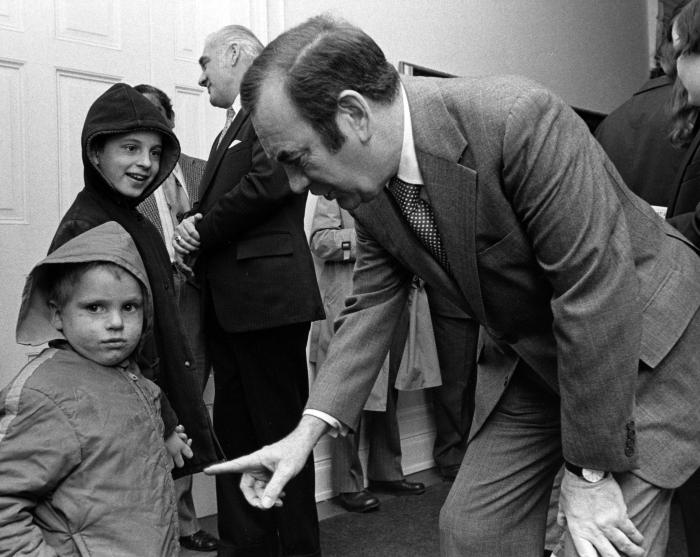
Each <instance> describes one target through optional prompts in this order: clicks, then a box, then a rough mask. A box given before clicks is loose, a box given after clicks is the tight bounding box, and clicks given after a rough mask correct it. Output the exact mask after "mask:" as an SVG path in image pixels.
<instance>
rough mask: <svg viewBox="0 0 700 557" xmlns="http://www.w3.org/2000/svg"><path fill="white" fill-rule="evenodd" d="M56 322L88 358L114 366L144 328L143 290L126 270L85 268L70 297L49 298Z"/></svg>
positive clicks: (133, 344)
mask: <svg viewBox="0 0 700 557" xmlns="http://www.w3.org/2000/svg"><path fill="white" fill-rule="evenodd" d="M50 305H51V309H52V313H53V315H52V317H53V325H54V326H55V327H56V328H57V329H58V330H59V331H61V332H62V333H63V336H65V337H66V340H67V341H68V342H69V344H70V345H71V346H72V347H73V349H74V350H75V351H76V352H78V354H80V355H82V356H84V357H85V358H87V359H88V360H92V361H93V362H97V363H99V364H102V365H106V366H113V365H116V364H119V363H121V362H123V361H124V360H126V359H127V358H128V357H129V356H130V355H131V353H132V352H133V351H134V350H135V349H136V345H137V344H138V342H139V339H140V338H141V330H142V328H143V294H142V292H141V286H140V284H139V283H138V281H137V280H136V279H135V278H134V277H133V276H132V275H131V274H130V273H128V272H127V271H125V270H123V269H120V268H118V267H113V266H109V267H108V266H100V267H95V268H91V269H89V270H87V271H85V272H84V273H83V274H82V276H81V277H80V279H79V280H78V282H77V283H76V284H75V285H74V286H73V289H72V293H71V294H70V296H69V298H68V300H66V302H65V303H64V304H63V305H62V306H61V307H58V306H57V305H56V304H55V303H54V302H50Z"/></svg>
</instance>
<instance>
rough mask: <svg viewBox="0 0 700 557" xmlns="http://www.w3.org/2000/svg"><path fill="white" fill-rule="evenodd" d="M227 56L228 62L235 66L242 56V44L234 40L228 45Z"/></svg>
mask: <svg viewBox="0 0 700 557" xmlns="http://www.w3.org/2000/svg"><path fill="white" fill-rule="evenodd" d="M226 56H227V57H228V63H229V65H230V66H235V65H236V62H238V58H240V56H241V45H240V44H238V43H237V42H233V43H231V44H230V45H228V46H227V47H226Z"/></svg>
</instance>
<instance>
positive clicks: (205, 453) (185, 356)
mask: <svg viewBox="0 0 700 557" xmlns="http://www.w3.org/2000/svg"><path fill="white" fill-rule="evenodd" d="M144 135H145V136H146V137H153V136H155V137H156V138H159V143H160V146H159V147H158V150H157V152H151V151H153V150H149V151H148V152H146V153H143V154H144V155H145V158H144V159H143V160H142V161H141V162H137V163H135V164H132V165H131V166H129V167H127V168H126V171H125V172H124V171H123V170H124V169H123V168H122V169H121V170H120V169H117V170H119V173H118V174H117V175H116V176H117V177H116V178H115V173H114V168H113V166H114V165H113V164H110V160H109V157H111V159H112V160H113V161H114V160H116V161H117V163H118V162H119V158H118V157H123V156H124V155H129V154H133V153H135V152H138V150H139V149H143V148H145V147H149V149H150V146H146V145H141V144H137V143H138V142H137V143H134V142H133V141H131V139H132V137H133V136H137V139H138V137H141V136H144ZM122 138H126V139H128V140H129V141H128V142H126V143H124V144H123V145H122V144H117V146H116V147H117V148H118V151H117V154H116V156H115V155H114V153H113V149H112V146H113V145H114V144H115V143H116V142H117V141H121V139H122ZM81 145H82V158H83V168H84V181H85V187H84V188H83V190H82V191H81V192H80V193H79V194H78V196H77V197H76V199H75V201H74V202H73V204H72V205H71V207H70V208H69V209H68V211H67V212H66V214H65V215H64V216H63V219H62V220H61V222H60V224H59V226H58V230H57V231H56V234H55V236H54V238H53V241H52V242H51V247H50V248H49V253H51V252H52V251H54V250H55V249H56V248H58V247H59V246H61V245H62V244H64V243H65V242H66V241H68V240H69V239H71V238H73V237H75V236H76V235H78V234H80V233H81V232H84V231H86V230H88V229H90V228H93V227H95V226H98V225H100V224H102V223H105V222H108V221H116V222H118V223H119V224H120V225H121V226H122V227H123V228H124V229H125V230H126V231H127V232H128V233H129V234H130V235H131V236H132V238H133V239H134V242H135V244H136V248H137V249H138V252H139V254H140V255H141V258H142V259H143V262H144V264H145V267H146V273H147V275H148V280H149V281H150V284H151V289H152V292H153V307H154V323H153V331H152V334H151V335H149V337H148V338H147V339H145V342H144V348H143V350H142V351H141V356H140V359H139V365H140V366H141V369H142V371H143V373H144V375H146V376H147V377H149V378H153V379H154V380H155V381H156V383H157V384H158V385H159V386H160V387H161V388H162V389H163V391H164V392H165V395H166V398H167V401H169V403H170V405H172V409H171V408H170V405H168V404H167V401H166V400H164V401H163V402H164V404H163V421H164V422H165V435H166V436H168V435H169V434H171V433H172V431H174V429H175V427H176V425H177V424H178V423H180V424H182V425H184V427H185V431H186V433H187V434H188V435H189V436H190V437H191V438H192V450H193V452H194V457H193V458H192V459H191V460H189V461H187V462H186V464H185V467H184V468H180V469H178V470H176V475H178V476H179V475H185V474H191V473H194V472H198V471H200V470H201V469H202V468H203V467H204V466H206V465H208V464H211V463H213V462H216V461H219V460H221V459H222V458H223V456H224V455H223V452H222V451H221V448H220V447H219V444H218V442H217V440H216V438H215V436H214V432H213V428H212V425H211V420H210V419H209V414H208V412H207V409H206V407H205V405H204V401H203V400H202V397H201V394H200V392H201V389H200V384H199V379H198V377H200V374H199V373H197V372H196V370H195V369H194V366H195V360H194V357H193V355H192V352H191V350H190V347H189V345H188V343H187V340H186V336H185V333H184V330H183V326H182V323H181V320H180V317H179V314H178V310H177V304H176V301H175V298H174V295H173V280H172V272H170V259H169V256H168V253H167V250H166V249H165V246H164V245H163V240H162V238H161V237H160V235H159V233H158V231H157V229H156V228H155V227H154V226H153V224H151V223H150V222H149V221H148V219H146V218H145V217H144V216H143V215H142V214H141V213H139V212H138V211H137V210H136V207H137V205H139V203H141V202H142V201H143V200H144V199H145V198H147V197H148V196H149V195H150V194H151V193H153V191H154V190H155V189H157V188H158V187H159V186H160V185H161V184H162V183H163V181H164V180H165V179H166V178H167V176H168V175H169V174H170V173H171V171H172V170H173V168H174V166H175V164H176V163H177V160H178V158H179V155H180V145H179V143H178V140H177V138H176V137H175V135H174V134H173V132H172V130H171V129H170V126H169V125H168V124H167V122H165V120H164V119H163V117H162V116H161V114H160V112H159V111H158V109H157V108H156V107H155V106H153V104H152V103H151V102H150V101H149V100H148V99H146V97H144V96H143V95H142V94H141V93H139V92H138V91H136V90H134V89H133V88H132V87H130V86H129V85H126V84H124V83H117V84H115V85H113V86H112V87H110V88H109V89H108V90H107V91H106V92H105V93H103V94H102V95H101V96H100V97H98V98H97V100H96V101H95V102H94V103H93V104H92V106H91V107H90V109H89V111H88V114H87V116H86V118H85V123H84V125H83V131H82V136H81ZM110 149H112V151H110ZM173 410H174V411H175V413H173ZM176 416H177V417H176Z"/></svg>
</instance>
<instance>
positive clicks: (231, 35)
mask: <svg viewBox="0 0 700 557" xmlns="http://www.w3.org/2000/svg"><path fill="white" fill-rule="evenodd" d="M206 42H207V44H210V45H212V46H219V45H220V46H224V47H228V46H229V45H230V44H232V43H234V42H238V43H239V44H240V45H241V51H242V52H245V53H246V54H247V55H248V56H250V57H251V58H255V57H256V56H257V55H258V54H260V52H261V51H262V49H263V45H262V43H261V42H260V40H259V39H258V38H257V37H256V36H255V35H254V34H253V32H252V31H251V30H250V29H248V28H247V27H243V26H242V25H227V26H226V27H222V28H221V29H219V30H218V31H215V32H214V33H212V34H211V35H209V36H208V37H207V39H206Z"/></svg>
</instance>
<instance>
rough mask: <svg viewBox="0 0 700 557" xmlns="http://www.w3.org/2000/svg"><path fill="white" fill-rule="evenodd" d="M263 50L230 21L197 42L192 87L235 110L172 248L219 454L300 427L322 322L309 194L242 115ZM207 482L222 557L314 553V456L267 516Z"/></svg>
mask: <svg viewBox="0 0 700 557" xmlns="http://www.w3.org/2000/svg"><path fill="white" fill-rule="evenodd" d="M261 49H262V45H261V44H260V42H259V41H258V40H257V39H256V38H255V36H254V35H253V34H252V33H251V32H250V31H249V30H247V29H246V28H244V27H239V26H228V27H224V28H223V29H221V30H219V31H218V32H216V33H214V34H212V35H210V36H209V37H208V38H207V40H206V43H205V46H204V51H203V54H202V57H201V58H200V65H201V67H202V75H201V78H200V80H199V84H200V85H201V86H202V87H207V89H208V91H209V97H210V102H211V104H213V105H214V106H217V107H220V108H226V109H229V108H231V107H232V105H233V109H234V110H235V111H236V115H235V117H234V118H233V119H232V120H231V118H230V114H229V118H228V119H227V124H228V127H227V128H224V131H223V132H222V133H221V135H220V136H219V137H218V138H217V139H216V140H215V141H214V145H213V146H212V150H211V153H210V155H209V160H208V161H207V167H206V170H205V175H204V178H203V180H202V187H201V201H200V203H199V207H198V209H197V210H198V211H199V213H198V214H195V215H193V216H190V217H188V218H187V219H185V220H184V221H183V222H182V223H181V224H180V226H179V227H178V228H177V231H176V234H175V238H174V242H173V245H174V247H175V248H176V249H177V250H178V252H179V253H181V254H183V255H184V254H187V253H195V254H198V259H197V261H196V264H195V272H196V274H197V275H198V276H199V278H200V279H201V281H202V286H203V288H202V290H203V295H204V313H205V332H206V335H207V339H208V342H209V348H210V356H211V360H212V364H213V367H214V385H215V395H214V397H215V398H214V429H215V431H216V433H217V436H218V438H219V441H220V442H221V444H222V447H223V449H224V452H225V453H226V455H228V456H238V455H242V454H245V453H248V452H250V451H252V450H255V449H258V448H260V447H262V446H263V445H265V444H268V443H271V442H272V441H274V440H276V439H278V438H279V437H281V436H284V435H286V434H287V433H289V432H290V431H291V430H292V429H293V428H294V425H295V424H296V423H297V422H298V421H299V418H300V417H301V412H302V409H303V407H304V404H305V402H306V399H307V396H308V375H307V366H306V352H305V350H306V341H307V337H308V333H309V326H310V322H311V321H313V320H316V319H320V318H322V317H323V309H322V304H321V299H320V295H319V292H318V286H317V284H316V277H315V274H314V268H313V262H312V259H311V254H310V252H309V247H308V243H307V241H306V236H305V235H304V228H303V220H304V209H305V204H306V197H305V196H296V195H294V194H293V193H292V191H291V190H290V188H289V184H288V181H287V179H286V176H285V174H284V170H283V169H282V167H281V166H279V165H277V164H276V163H274V162H272V161H270V160H269V159H268V158H267V156H266V155H265V153H264V151H263V149H262V147H261V146H260V143H259V141H258V138H257V136H256V134H255V130H254V129H253V125H252V122H251V119H250V116H249V114H248V113H247V112H246V111H245V110H242V109H240V108H239V105H240V103H239V101H238V89H239V86H240V82H241V79H242V78H243V74H244V73H245V70H246V69H247V68H248V66H249V65H250V64H251V62H252V61H253V59H254V58H255V56H256V55H257V54H258V53H259V52H260V50H261ZM197 250H198V251H197ZM216 487H217V490H216V491H217V503H218V529H219V538H220V544H219V555H220V556H222V557H223V556H230V557H234V556H235V557H239V556H246V557H248V556H251V557H253V556H255V557H257V556H277V555H278V551H279V550H278V545H279V546H280V547H281V554H282V555H285V556H292V555H294V556H302V555H303V556H317V555H320V549H319V539H318V518H317V515H316V504H315V497H314V467H313V459H312V458H309V459H308V460H307V462H306V464H305V466H304V470H303V472H302V473H301V474H300V475H299V477H298V478H297V480H296V481H295V482H294V483H290V485H289V486H287V490H286V492H287V498H286V500H285V503H284V506H283V507H281V508H279V509H276V511H275V512H274V513H265V512H262V511H260V510H257V509H253V508H252V507H250V506H249V505H248V504H247V503H246V502H245V499H244V498H243V496H242V494H241V492H240V489H239V488H238V478H237V477H222V478H217V484H216Z"/></svg>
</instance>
